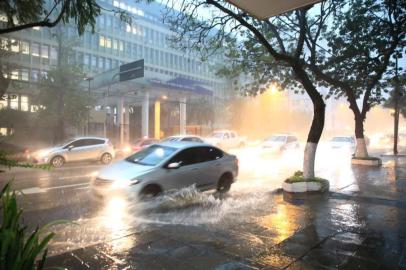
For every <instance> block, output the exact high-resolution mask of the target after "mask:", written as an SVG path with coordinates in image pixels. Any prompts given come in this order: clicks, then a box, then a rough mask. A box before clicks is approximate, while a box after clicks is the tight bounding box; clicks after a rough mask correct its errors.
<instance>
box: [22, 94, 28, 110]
mask: <svg viewBox="0 0 406 270" xmlns="http://www.w3.org/2000/svg"><path fill="white" fill-rule="evenodd" d="M20 108H21V110H22V111H24V112H27V111H28V96H21V101H20Z"/></svg>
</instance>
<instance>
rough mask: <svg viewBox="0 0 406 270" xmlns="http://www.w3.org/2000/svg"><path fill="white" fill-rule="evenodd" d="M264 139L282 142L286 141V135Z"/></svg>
mask: <svg viewBox="0 0 406 270" xmlns="http://www.w3.org/2000/svg"><path fill="white" fill-rule="evenodd" d="M265 141H267V142H284V141H286V137H285V136H272V137H269V138H268V139H266V140H265Z"/></svg>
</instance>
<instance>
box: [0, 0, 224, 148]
mask: <svg viewBox="0 0 406 270" xmlns="http://www.w3.org/2000/svg"><path fill="white" fill-rule="evenodd" d="M99 4H100V5H101V6H103V7H104V8H105V10H111V9H117V8H119V9H122V10H125V11H127V12H128V13H129V14H131V15H132V17H133V23H132V24H131V25H129V24H127V23H124V22H122V21H120V19H119V18H118V17H117V16H114V14H113V13H111V12H107V11H103V12H102V14H101V15H100V16H99V17H98V18H97V23H96V30H95V32H94V33H92V32H91V31H90V29H88V30H86V31H85V33H84V34H83V35H82V36H78V35H77V33H76V28H75V27H74V26H73V25H64V26H63V27H62V29H63V30H62V31H63V33H64V35H65V37H67V38H68V39H69V40H72V41H74V44H75V45H74V46H73V51H74V53H73V54H72V55H70V56H69V59H68V61H69V63H70V64H74V65H77V66H82V67H83V70H84V71H85V73H86V77H87V78H88V79H89V78H90V80H89V81H88V82H86V83H85V82H84V84H83V88H84V90H86V91H87V90H89V91H91V93H92V94H94V95H95V96H96V97H99V101H98V104H97V105H98V106H96V111H92V113H91V116H92V117H91V118H90V123H88V127H87V128H86V129H85V131H86V132H87V133H92V132H93V133H97V134H98V135H100V134H101V133H102V134H105V135H109V134H110V135H112V134H113V133H114V134H116V133H117V130H115V131H114V132H113V133H109V130H110V129H111V128H113V129H114V126H116V127H117V126H118V129H119V130H120V129H123V128H122V126H123V125H124V126H126V125H128V127H126V128H124V131H118V133H122V132H124V133H127V135H125V136H124V137H125V138H124V139H128V138H132V137H139V136H150V137H152V136H154V135H156V136H161V134H162V132H161V130H159V131H154V130H153V128H152V129H151V126H153V127H155V128H156V125H155V124H154V123H153V122H154V121H155V120H157V121H159V120H160V118H158V117H157V116H152V114H154V113H155V114H156V112H157V111H156V110H160V111H162V110H163V111H164V113H166V114H169V115H172V116H173V117H174V118H177V117H178V118H179V121H178V126H179V129H178V131H177V132H178V133H179V132H181V133H185V132H187V130H186V126H187V116H186V115H183V113H186V108H185V106H187V104H188V102H189V101H192V100H207V101H208V102H211V103H221V102H222V101H223V100H225V99H227V97H228V92H229V88H230V83H229V82H228V81H227V80H226V79H224V78H220V77H218V76H217V75H216V73H215V72H216V66H217V65H219V64H220V63H221V56H220V55H219V56H214V57H212V58H211V59H210V60H208V61H205V62H202V61H201V60H200V59H199V55H198V54H197V53H191V52H188V53H185V52H183V51H180V50H177V49H176V48H173V47H172V46H171V44H170V42H169V38H170V36H171V35H173V34H174V33H172V32H171V31H170V30H169V27H168V26H167V25H165V24H163V23H162V20H161V13H162V11H163V9H164V8H165V7H164V6H162V5H161V4H158V3H152V4H143V3H134V1H125V0H102V1H99ZM4 20H5V18H4V17H0V21H3V22H4ZM0 23H1V22H0ZM53 31H54V29H48V28H32V29H28V30H23V31H19V32H15V33H10V34H8V35H6V36H2V37H1V40H2V44H6V43H7V42H10V41H11V42H12V46H9V47H8V48H7V49H8V50H9V51H10V52H9V53H10V56H8V57H7V61H8V62H10V63H12V64H13V65H14V66H15V69H13V70H12V71H11V73H10V74H9V76H11V79H12V80H13V83H12V85H11V87H10V88H9V89H8V91H7V92H8V94H7V95H6V96H4V97H3V98H2V100H1V101H0V108H11V109H15V110H22V111H27V112H35V111H36V109H37V106H38V104H34V102H33V100H34V97H35V95H36V94H37V87H36V85H37V83H38V81H39V80H40V78H41V76H46V75H47V72H48V71H49V70H50V69H52V68H53V67H55V66H56V65H57V62H58V48H57V42H56V40H55V38H54V37H53ZM139 59H144V67H145V69H144V70H145V71H144V78H143V79H142V80H137V79H136V80H133V81H129V82H126V83H124V84H121V83H117V82H116V81H114V80H113V78H112V77H109V76H111V74H112V73H111V71H114V70H117V69H118V68H119V67H120V66H121V65H123V64H125V63H129V62H133V61H136V60H139ZM3 64H4V63H3ZM103 76H104V81H106V80H109V79H110V80H111V83H109V84H108V85H107V84H98V81H100V78H101V77H103ZM106 76H107V77H106ZM113 76H114V74H113ZM102 79H103V78H102ZM87 83H89V84H87ZM179 83H180V84H179ZM110 88H111V89H112V93H114V94H109V96H107V97H106V91H107V90H109V89H110ZM199 89H200V90H201V89H204V90H205V91H203V92H204V93H203V92H202V91H198V90H199ZM114 91H115V92H114ZM129 93H131V95H130V94H129ZM146 99H148V102H146ZM157 101H159V102H160V104H162V106H164V107H163V108H162V110H161V108H158V107H157ZM142 104H144V105H142ZM143 106H144V107H143ZM145 106H148V108H146V107H145ZM138 107H140V108H138ZM150 111H152V112H153V113H152V114H151V117H148V118H145V114H146V113H147V112H148V115H149V114H150V113H149V112H150ZM161 113H162V112H161ZM128 114H133V116H132V118H134V119H131V116H127V118H126V115H128ZM143 114H144V118H142V115H143ZM103 115H104V116H103ZM165 116H166V115H165ZM139 117H141V119H138V118H139ZM121 119H123V120H122V122H120V121H121ZM131 121H132V122H131ZM151 121H152V122H151ZM171 121H172V120H171V119H168V120H167V122H168V123H166V124H167V125H168V126H169V125H170V123H172V122H173V121H172V122H171ZM131 123H132V124H131ZM137 123H141V124H137ZM172 126H173V125H172ZM130 127H133V129H137V130H136V131H133V130H131V129H130ZM2 128H3V129H2ZM158 128H159V125H158ZM116 129H117V128H116ZM92 130H93V131H92ZM110 131H111V130H110ZM0 132H2V133H3V134H4V133H7V130H4V127H1V123H0ZM130 133H133V134H132V135H131V134H130ZM165 133H166V134H165ZM170 133H176V130H172V131H169V129H167V130H166V132H164V134H163V136H165V135H169V134H170ZM115 136H116V135H115ZM122 139H123V138H121V141H122Z"/></svg>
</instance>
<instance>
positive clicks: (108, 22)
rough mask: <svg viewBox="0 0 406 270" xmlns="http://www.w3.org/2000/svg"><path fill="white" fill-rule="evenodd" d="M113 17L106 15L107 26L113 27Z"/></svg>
mask: <svg viewBox="0 0 406 270" xmlns="http://www.w3.org/2000/svg"><path fill="white" fill-rule="evenodd" d="M111 20H112V18H111V16H108V15H107V17H106V28H110V27H111V25H112V23H111V22H112V21H111Z"/></svg>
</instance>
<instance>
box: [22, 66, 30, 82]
mask: <svg viewBox="0 0 406 270" xmlns="http://www.w3.org/2000/svg"><path fill="white" fill-rule="evenodd" d="M20 71H21V80H22V81H28V77H29V76H28V74H29V72H28V69H26V68H23V69H21V70H20Z"/></svg>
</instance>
